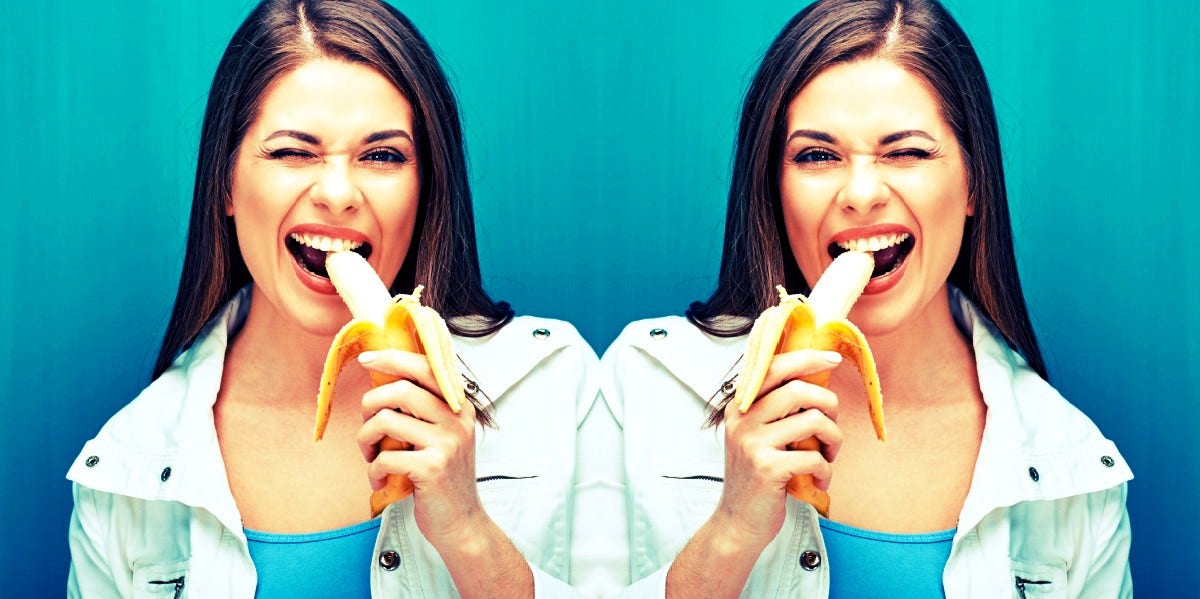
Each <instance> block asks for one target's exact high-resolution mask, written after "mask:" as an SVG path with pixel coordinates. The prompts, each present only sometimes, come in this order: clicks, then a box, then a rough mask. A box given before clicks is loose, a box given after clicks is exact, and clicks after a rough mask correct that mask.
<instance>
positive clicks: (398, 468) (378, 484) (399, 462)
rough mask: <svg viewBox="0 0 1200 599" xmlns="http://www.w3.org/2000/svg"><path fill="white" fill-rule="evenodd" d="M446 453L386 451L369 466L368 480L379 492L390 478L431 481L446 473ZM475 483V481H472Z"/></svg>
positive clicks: (434, 450)
mask: <svg viewBox="0 0 1200 599" xmlns="http://www.w3.org/2000/svg"><path fill="white" fill-rule="evenodd" d="M445 464H446V457H445V453H444V452H442V451H440V450H438V449H436V448H431V449H425V450H421V451H385V452H382V453H380V454H379V455H378V456H377V457H376V458H375V459H374V460H371V464H370V465H369V466H367V478H368V479H369V480H370V481H371V488H372V489H374V490H376V491H377V490H379V489H380V488H382V487H383V485H384V484H385V481H386V479H387V477H388V476H391V475H393V474H403V475H404V476H407V477H408V478H409V479H411V480H412V481H413V483H414V484H416V483H418V482H419V481H430V480H431V479H432V478H434V477H435V476H436V475H437V474H439V473H444V472H445V471H446V466H445ZM471 480H472V482H474V479H471Z"/></svg>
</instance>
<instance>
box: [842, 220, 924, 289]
mask: <svg viewBox="0 0 1200 599" xmlns="http://www.w3.org/2000/svg"><path fill="white" fill-rule="evenodd" d="M901 233H904V234H907V235H908V236H909V237H913V238H915V237H916V235H914V234H913V232H912V230H911V229H909V228H908V227H905V226H903V225H899V224H894V223H882V224H878V225H869V226H866V227H853V228H850V229H846V230H844V231H839V232H838V233H836V234H835V235H833V237H830V238H829V241H828V242H827V243H826V244H825V247H827V248H828V247H829V246H831V245H834V244H837V243H841V242H843V241H850V240H852V239H863V238H867V237H875V236H877V235H893V234H901ZM907 269H908V260H907V259H906V260H905V261H904V262H902V263H900V266H898V267H896V269H895V270H893V271H892V272H889V273H887V274H885V275H880V276H878V277H873V278H872V279H871V280H870V281H868V282H867V286H866V287H865V288H863V292H862V294H863V295H876V294H880V293H883V292H885V291H887V290H889V289H891V288H892V287H895V286H896V285H897V284H899V283H900V279H902V278H903V277H904V271H905V270H907Z"/></svg>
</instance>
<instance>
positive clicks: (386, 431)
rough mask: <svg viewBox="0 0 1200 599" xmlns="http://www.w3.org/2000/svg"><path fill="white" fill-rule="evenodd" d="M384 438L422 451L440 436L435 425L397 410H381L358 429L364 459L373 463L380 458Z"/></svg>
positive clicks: (357, 437) (360, 449)
mask: <svg viewBox="0 0 1200 599" xmlns="http://www.w3.org/2000/svg"><path fill="white" fill-rule="evenodd" d="M384 437H391V438H393V439H398V440H401V441H406V442H408V443H411V444H412V445H413V448H414V449H417V450H420V449H422V448H425V447H429V446H430V445H432V444H434V443H435V442H436V441H437V439H438V438H439V435H438V429H437V425H435V424H431V423H428V422H425V421H422V420H418V419H417V418H414V417H413V416H409V415H408V414H402V413H400V412H397V411H395V410H381V411H380V412H379V413H378V414H376V415H375V416H374V417H372V418H370V419H369V420H367V421H366V422H364V423H363V425H362V426H361V427H359V429H358V434H357V436H356V439H357V441H358V449H359V451H361V452H362V455H363V458H364V459H366V460H367V461H368V462H372V461H374V460H375V459H376V458H378V457H379V455H380V451H379V442H380V441H383V439H384ZM383 453H388V452H383Z"/></svg>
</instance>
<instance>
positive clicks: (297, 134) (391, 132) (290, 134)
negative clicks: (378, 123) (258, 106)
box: [263, 129, 416, 146]
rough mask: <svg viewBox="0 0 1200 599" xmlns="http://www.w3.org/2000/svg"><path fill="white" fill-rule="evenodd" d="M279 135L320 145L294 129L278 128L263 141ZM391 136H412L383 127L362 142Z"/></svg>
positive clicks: (406, 137) (310, 137)
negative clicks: (383, 128)
mask: <svg viewBox="0 0 1200 599" xmlns="http://www.w3.org/2000/svg"><path fill="white" fill-rule="evenodd" d="M279 137H293V138H296V139H298V140H300V141H302V142H304V143H307V144H312V145H314V146H319V145H321V138H319V137H317V136H315V135H312V134H310V133H305V132H303V131H296V130H295V129H280V130H279V131H276V132H274V133H272V134H270V135H268V136H267V137H266V139H264V140H263V141H271V140H272V139H276V138H279ZM393 137H403V138H404V139H407V140H408V141H410V142H413V138H412V136H411V135H409V134H408V131H405V130H404V129H385V130H383V131H376V132H374V133H372V134H370V135H368V136H366V137H364V138H363V141H362V143H364V144H373V143H375V142H379V141H383V140H385V139H391V138H393ZM413 143H416V142H413Z"/></svg>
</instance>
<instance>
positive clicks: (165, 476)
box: [158, 466, 171, 483]
mask: <svg viewBox="0 0 1200 599" xmlns="http://www.w3.org/2000/svg"><path fill="white" fill-rule="evenodd" d="M158 478H159V480H161V481H163V482H164V483H165V482H167V479H168V478H171V467H170V466H167V467H166V468H163V471H162V474H160V475H158Z"/></svg>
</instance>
